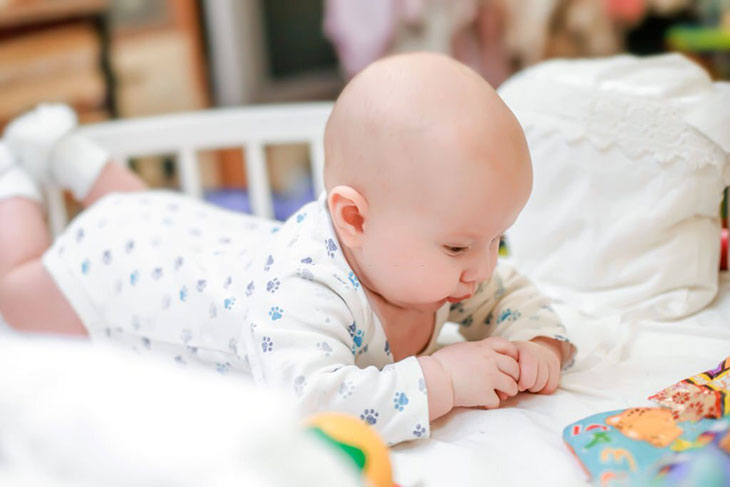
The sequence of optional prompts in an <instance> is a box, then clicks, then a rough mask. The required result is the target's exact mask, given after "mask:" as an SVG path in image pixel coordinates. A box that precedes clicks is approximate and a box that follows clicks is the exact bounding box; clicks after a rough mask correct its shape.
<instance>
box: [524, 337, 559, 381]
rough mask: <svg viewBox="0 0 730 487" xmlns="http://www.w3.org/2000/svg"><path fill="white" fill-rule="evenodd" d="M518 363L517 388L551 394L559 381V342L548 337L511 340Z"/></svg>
mask: <svg viewBox="0 0 730 487" xmlns="http://www.w3.org/2000/svg"><path fill="white" fill-rule="evenodd" d="M513 343H514V345H515V346H516V347H517V352H518V354H519V356H518V362H519V364H520V376H519V382H518V386H519V390H520V392H522V391H530V392H538V393H541V394H552V393H553V392H555V389H557V388H558V383H559V382H560V359H561V351H560V344H559V343H558V342H557V341H556V340H552V339H550V338H542V337H539V338H535V339H533V340H532V341H529V342H513Z"/></svg>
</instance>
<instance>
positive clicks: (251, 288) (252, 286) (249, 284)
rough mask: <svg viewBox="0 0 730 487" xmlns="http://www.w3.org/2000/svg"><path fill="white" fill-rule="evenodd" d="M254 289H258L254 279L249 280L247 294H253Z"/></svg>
mask: <svg viewBox="0 0 730 487" xmlns="http://www.w3.org/2000/svg"><path fill="white" fill-rule="evenodd" d="M254 289H256V286H254V285H253V281H251V282H249V283H248V286H246V296H251V295H252V294H253V290H254Z"/></svg>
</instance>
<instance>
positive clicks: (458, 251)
mask: <svg viewBox="0 0 730 487" xmlns="http://www.w3.org/2000/svg"><path fill="white" fill-rule="evenodd" d="M444 249H446V253H448V254H449V255H459V254H462V253H464V252H465V251H466V249H467V247H452V246H451V245H444Z"/></svg>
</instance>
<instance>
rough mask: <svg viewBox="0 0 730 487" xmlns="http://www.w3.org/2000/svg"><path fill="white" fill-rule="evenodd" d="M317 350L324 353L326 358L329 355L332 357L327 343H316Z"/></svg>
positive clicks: (330, 348)
mask: <svg viewBox="0 0 730 487" xmlns="http://www.w3.org/2000/svg"><path fill="white" fill-rule="evenodd" d="M317 350H320V351H322V352H324V354H325V355H326V356H328V357H329V356H330V355H332V347H331V346H330V344H329V343H327V342H318V343H317Z"/></svg>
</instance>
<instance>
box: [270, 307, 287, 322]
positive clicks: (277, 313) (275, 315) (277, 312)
mask: <svg viewBox="0 0 730 487" xmlns="http://www.w3.org/2000/svg"><path fill="white" fill-rule="evenodd" d="M283 314H284V310H283V309H281V308H279V307H278V306H272V307H271V309H270V310H269V316H271V321H276V320H278V319H279V318H281V316H282V315H283Z"/></svg>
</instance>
